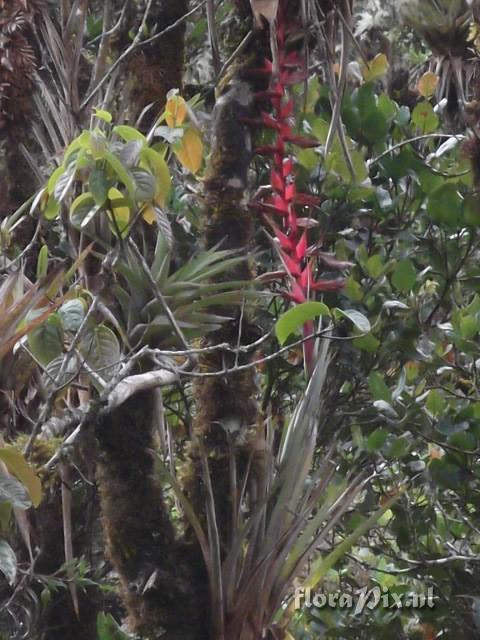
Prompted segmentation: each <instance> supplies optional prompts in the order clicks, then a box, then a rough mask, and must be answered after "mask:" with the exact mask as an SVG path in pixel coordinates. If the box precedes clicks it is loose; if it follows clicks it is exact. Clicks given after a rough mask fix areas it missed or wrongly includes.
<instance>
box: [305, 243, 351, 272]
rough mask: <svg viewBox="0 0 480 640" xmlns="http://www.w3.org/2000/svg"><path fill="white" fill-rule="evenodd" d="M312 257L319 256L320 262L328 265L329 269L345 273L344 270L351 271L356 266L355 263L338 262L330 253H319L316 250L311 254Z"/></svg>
mask: <svg viewBox="0 0 480 640" xmlns="http://www.w3.org/2000/svg"><path fill="white" fill-rule="evenodd" d="M310 255H317V256H318V257H319V258H320V260H321V261H322V262H323V264H324V265H326V266H327V267H328V268H329V269H338V270H339V271H343V269H350V268H351V267H354V266H355V263H354V262H348V260H337V258H335V256H332V255H331V254H329V253H325V252H323V251H319V250H318V249H316V248H314V249H313V251H311V252H310Z"/></svg>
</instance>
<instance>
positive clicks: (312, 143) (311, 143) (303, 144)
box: [284, 134, 320, 149]
mask: <svg viewBox="0 0 480 640" xmlns="http://www.w3.org/2000/svg"><path fill="white" fill-rule="evenodd" d="M284 137H285V140H286V141H287V142H291V143H292V144H295V145H296V146H297V147H300V148H301V149H311V148H313V147H318V146H319V144H320V142H319V141H318V140H315V138H305V137H303V136H296V135H293V134H289V135H286V136H284Z"/></svg>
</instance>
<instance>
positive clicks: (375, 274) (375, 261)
mask: <svg viewBox="0 0 480 640" xmlns="http://www.w3.org/2000/svg"><path fill="white" fill-rule="evenodd" d="M365 269H366V271H367V273H368V275H369V276H371V277H372V278H379V277H380V276H381V275H382V273H383V271H384V264H383V259H382V256H381V255H379V254H378V253H376V254H375V255H373V256H371V257H370V258H368V260H367V264H366V265H365Z"/></svg>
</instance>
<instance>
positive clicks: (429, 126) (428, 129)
mask: <svg viewBox="0 0 480 640" xmlns="http://www.w3.org/2000/svg"><path fill="white" fill-rule="evenodd" d="M412 123H413V124H414V125H415V126H416V127H417V129H419V131H420V133H422V134H425V133H433V132H434V131H436V130H437V129H438V125H439V119H438V116H437V114H436V113H435V112H434V110H433V107H432V105H431V104H430V102H428V101H427V100H423V101H422V102H420V103H419V104H417V106H416V107H415V109H414V110H413V112H412Z"/></svg>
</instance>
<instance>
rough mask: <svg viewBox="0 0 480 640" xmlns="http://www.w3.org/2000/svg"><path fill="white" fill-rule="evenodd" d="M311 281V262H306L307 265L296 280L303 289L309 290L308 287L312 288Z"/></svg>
mask: <svg viewBox="0 0 480 640" xmlns="http://www.w3.org/2000/svg"><path fill="white" fill-rule="evenodd" d="M312 281H313V274H312V263H311V262H307V266H306V267H305V269H304V270H303V271H302V273H301V274H300V278H299V280H298V282H299V284H300V286H301V287H302V288H303V290H304V291H310V289H312Z"/></svg>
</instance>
